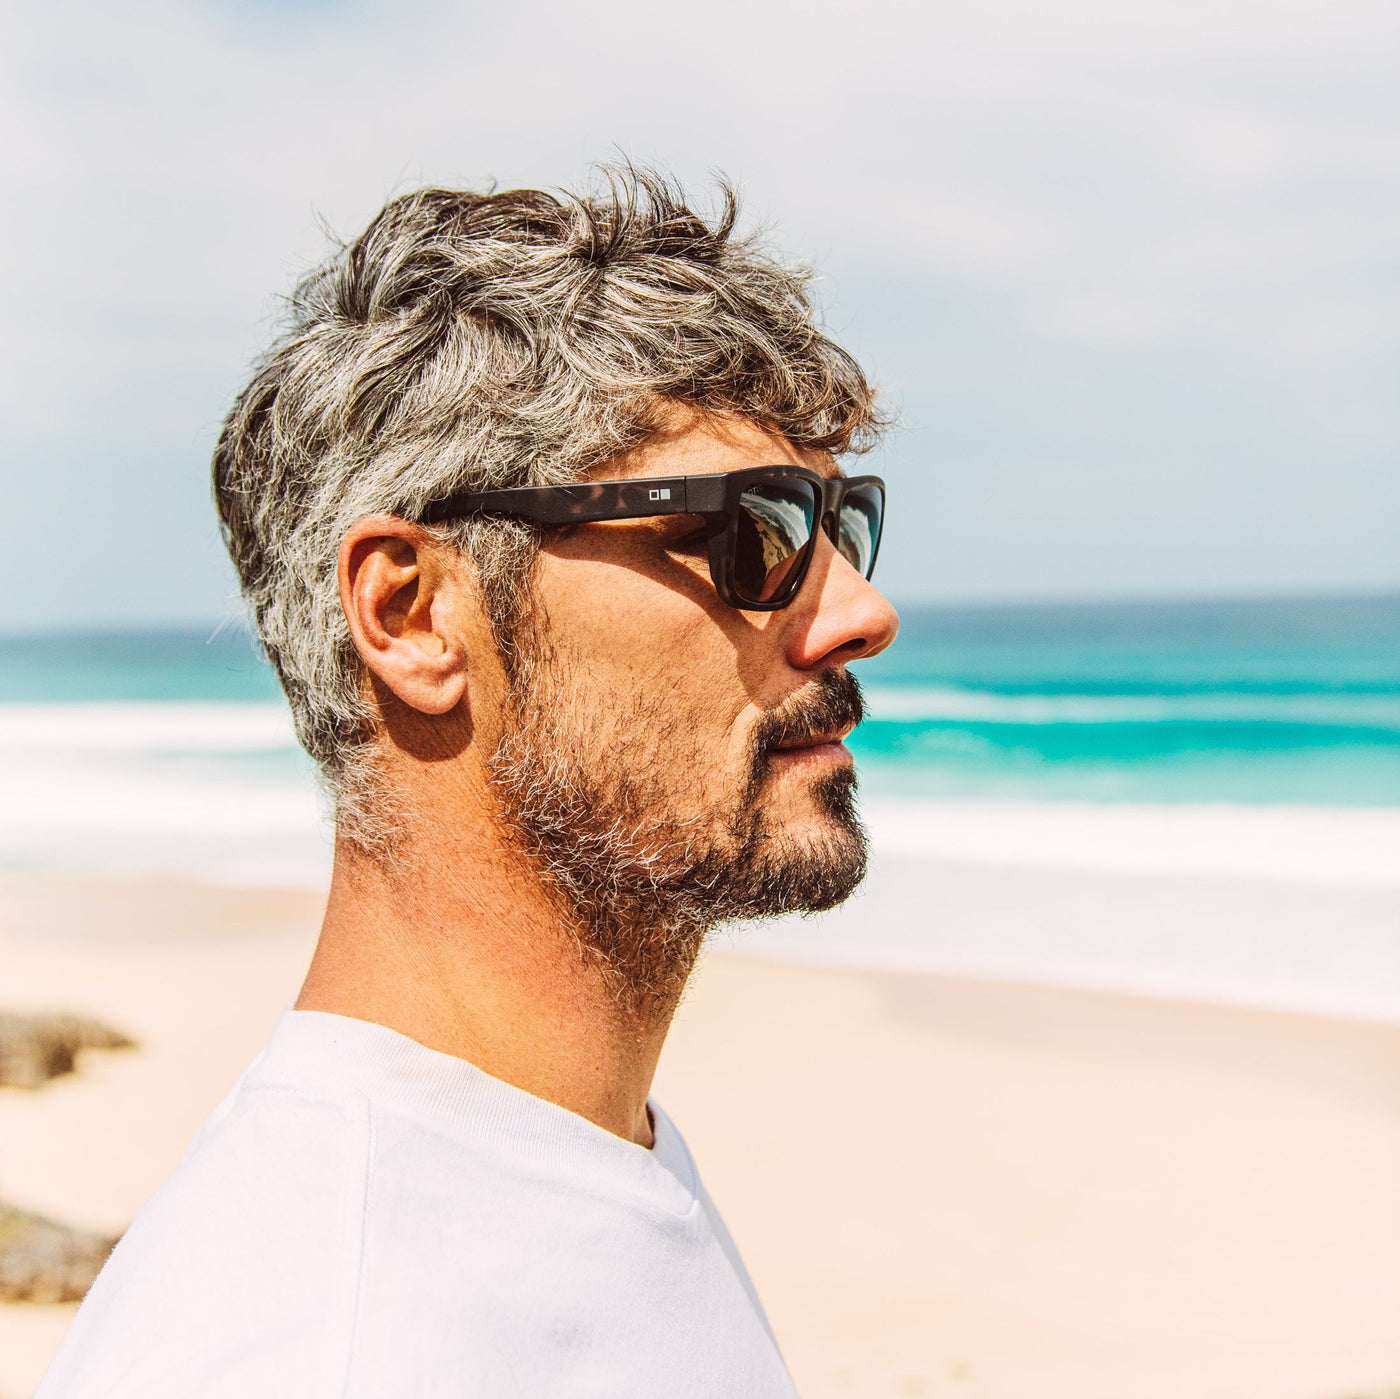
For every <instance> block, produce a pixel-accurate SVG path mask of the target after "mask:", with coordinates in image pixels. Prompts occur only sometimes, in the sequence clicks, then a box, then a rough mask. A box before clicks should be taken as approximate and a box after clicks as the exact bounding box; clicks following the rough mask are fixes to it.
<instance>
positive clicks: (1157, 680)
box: [852, 597, 1400, 806]
mask: <svg viewBox="0 0 1400 1399" xmlns="http://www.w3.org/2000/svg"><path fill="white" fill-rule="evenodd" d="M862 676H863V678H864V680H865V682H866V684H867V687H868V689H869V691H870V694H871V700H872V703H871V710H872V714H873V717H872V719H871V721H870V722H868V723H867V724H866V725H865V726H864V727H863V728H862V729H861V730H860V732H859V733H858V734H857V735H856V737H855V739H854V740H853V744H852V746H853V747H855V748H856V750H857V753H858V755H859V757H860V758H861V760H862V767H863V769H864V771H865V773H866V787H867V790H870V791H890V792H899V793H904V794H909V795H928V796H934V795H941V796H948V795H955V796H963V795H977V796H1008V797H1024V798H1031V799H1039V798H1075V799H1087V800H1100V801H1113V800H1132V801H1244V802H1302V803H1325V804H1329V805H1357V806H1393V805H1400V597H1384V598H1345V599H1342V598H1334V599H1316V598H1314V599H1298V600H1267V601H1263V600H1261V601H1249V602H1220V601H1213V602H1193V603H1173V604H1168V603H1143V604H1115V605H1100V606H1079V607H1067V606H1066V607H1023V608H975V609H957V610H953V609H946V610H933V609H925V610H910V611H906V613H905V614H904V626H903V629H902V631H901V634H900V639H899V641H898V642H897V643H896V645H895V646H894V647H893V648H892V649H891V651H890V652H889V654H888V655H887V656H885V657H881V658H880V659H879V660H877V661H874V662H872V663H871V664H870V665H869V666H867V667H866V668H865V669H864V670H863V671H862Z"/></svg>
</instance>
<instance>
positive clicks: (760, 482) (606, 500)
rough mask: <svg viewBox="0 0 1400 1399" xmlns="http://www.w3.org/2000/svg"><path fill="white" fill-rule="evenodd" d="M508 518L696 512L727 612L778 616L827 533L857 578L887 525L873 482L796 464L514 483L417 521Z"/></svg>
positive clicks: (581, 519) (459, 498) (867, 571)
mask: <svg viewBox="0 0 1400 1399" xmlns="http://www.w3.org/2000/svg"><path fill="white" fill-rule="evenodd" d="M468 515H509V516H513V517H515V518H517V519H522V520H533V521H535V522H536V523H537V524H543V525H581V524H588V523H591V522H593V521H597V520H641V519H647V518H649V517H652V516H656V515H700V516H702V517H703V518H704V520H705V525H706V532H707V538H708V542H709V554H710V577H711V578H712V579H713V580H714V585H715V591H716V592H717V593H718V594H719V595H720V598H721V600H722V601H724V602H726V603H728V604H729V606H730V607H737V608H740V609H742V610H743V611H745V612H776V611H777V610H778V609H779V608H782V607H786V606H787V605H788V604H789V603H790V602H791V601H792V600H793V598H795V597H796V596H797V593H798V590H799V589H800V588H801V587H802V581H803V579H804V578H806V576H807V569H808V567H809V565H810V564H811V562H812V555H813V554H814V553H815V552H816V547H817V535H818V532H819V531H820V532H822V533H825V534H826V536H827V537H828V538H829V539H830V540H831V542H832V544H834V545H835V546H836V549H837V550H838V552H839V553H840V554H841V556H842V557H843V558H844V559H845V560H846V562H847V563H849V564H850V565H851V567H852V568H853V569H855V571H856V572H857V573H859V574H860V576H861V577H862V578H869V577H870V575H871V574H872V573H873V572H874V571H875V556H876V554H877V553H879V550H880V531H881V528H882V526H883V525H884V519H885V483H884V482H883V481H882V480H881V479H880V478H879V477H878V476H850V477H845V476H842V477H837V478H835V479H832V478H830V477H825V476H820V475H818V474H817V473H816V472H815V471H809V470H808V469H807V468H806V467H801V466H756V467H750V468H748V469H747V470H744V471H726V472H722V473H720V474H718V475H714V476H647V477H642V478H640V479H637V480H631V481H592V482H588V483H587V484H584V485H578V486H522V487H520V488H519V489H517V490H504V491H476V492H468V493H464V494H460V495H452V496H447V497H446V498H445V499H443V500H438V501H434V502H433V503H432V504H430V505H429V506H428V507H427V509H426V510H425V511H423V513H422V515H421V517H420V518H421V519H422V521H423V523H424V524H442V523H444V522H445V521H448V520H459V519H462V518H463V517H465V516H468Z"/></svg>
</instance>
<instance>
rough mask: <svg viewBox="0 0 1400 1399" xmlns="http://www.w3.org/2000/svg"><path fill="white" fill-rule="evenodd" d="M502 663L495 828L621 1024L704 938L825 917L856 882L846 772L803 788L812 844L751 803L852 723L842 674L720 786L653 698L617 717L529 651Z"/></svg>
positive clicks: (860, 856) (759, 739) (670, 990)
mask: <svg viewBox="0 0 1400 1399" xmlns="http://www.w3.org/2000/svg"><path fill="white" fill-rule="evenodd" d="M513 659H514V660H515V661H516V665H515V666H514V667H512V670H513V674H512V677H511V695H510V701H509V722H508V725H507V729H506V732H505V733H504V735H503V736H502V738H501V741H500V743H499V744H498V746H497V749H496V751H495V753H494V755H493V756H492V759H491V772H492V780H493V783H494V786H495V789H496V791H497V794H498V797H499V800H500V803H501V810H502V814H503V816H504V817H505V819H506V823H507V825H508V827H509V828H510V829H511V831H512V833H513V835H514V837H515V838H516V840H517V841H518V843H519V844H521V845H522V846H523V847H524V848H525V850H526V851H527V852H528V853H529V854H530V855H531V856H532V857H533V859H534V860H535V861H536V863H537V864H538V865H539V867H540V868H541V870H542V871H543V873H544V875H545V877H546V879H547V881H548V882H549V884H550V885H551V886H552V888H553V889H554V890H555V891H556V893H557V895H558V896H559V898H560V899H561V901H562V902H563V904H564V905H565V909H566V912H567V914H568V915H569V923H570V925H571V926H572V928H573V929H574V931H575V935H576V937H577V939H578V944H579V951H580V954H581V955H582V956H583V958H584V959H585V960H586V961H589V962H591V963H593V964H595V965H597V966H598V967H599V968H600V969H601V970H602V971H603V973H604V975H605V978H606V980H607V982H608V984H609V986H610V989H611V990H612V992H613V995H614V997H615V998H616V1000H617V1002H618V1004H619V1007H620V1008H621V1009H622V1010H624V1011H626V1012H630V1013H631V1014H634V1015H636V1014H645V1013H647V1012H648V1011H649V1010H653V1009H657V1008H662V1007H671V1006H674V1004H675V1002H676V1001H677V1000H678V999H679V997H680V994H681V991H682V990H683V988H684V986H685V982H686V979H687V977H688V976H689V974H690V971H691V968H692V966H693V965H694V962H695V958H696V956H697V955H698V953H699V950H700V947H701V945H702V943H703V942H704V939H705V936H706V935H707V934H708V933H709V932H710V931H711V930H712V929H714V928H715V927H716V926H717V925H719V924H721V923H726V922H731V921H734V920H737V919H749V918H761V917H769V916H773V915H776V914H783V913H816V912H820V911H822V910H824V909H829V908H833V907H835V905H837V904H839V903H841V902H842V901H843V900H845V899H846V898H847V897H848V896H849V895H850V894H851V892H852V891H853V890H854V889H855V888H856V886H857V885H858V884H859V883H860V881H861V880H862V879H863V878H864V877H865V871H866V864H867V846H866V833H865V829H864V827H863V826H862V825H861V822H860V818H859V816H858V814H857V811H856V804H855V791H856V778H855V773H854V772H853V771H852V770H851V769H850V768H842V769H838V770H836V771H832V772H828V773H825V774H823V775H822V776H820V777H818V778H816V779H814V780H813V781H812V783H811V786H810V787H809V792H810V796H811V799H812V804H813V806H814V807H815V809H816V814H817V817H818V822H817V829H816V831H815V832H814V833H813V832H811V831H809V832H808V833H807V834H805V835H803V836H800V837H799V836H796V835H793V834H791V833H788V832H786V831H785V830H784V829H783V825H782V822H781V818H780V816H779V814H778V813H776V812H774V811H772V810H771V809H770V806H769V804H768V803H767V802H766V801H765V799H764V790H765V785H766V783H767V779H768V776H769V773H770V771H771V765H772V762H773V757H774V754H775V753H777V752H778V751H779V749H780V748H782V747H784V746H785V745H792V744H795V743H800V742H802V741H803V740H808V739H812V738H815V737H818V736H820V735H823V734H827V733H830V732H832V731H834V730H840V729H844V728H848V727H852V726H854V725H855V724H858V723H859V722H860V720H861V719H862V718H863V717H864V712H865V707H864V703H863V700H862V697H861V691H860V686H859V685H858V684H857V682H856V680H855V678H854V677H853V676H851V675H850V674H849V673H847V672H845V671H839V672H837V671H827V672H823V673H822V674H821V675H820V676H818V677H817V678H816V679H814V680H813V681H812V682H811V684H810V685H809V686H807V687H805V688H804V689H803V690H800V691H798V692H797V693H796V694H794V695H792V696H790V697H789V698H788V699H787V700H785V701H783V702H782V703H781V704H779V705H777V706H775V707H774V708H772V709H770V710H768V711H767V712H766V713H764V714H763V715H762V716H761V717H760V719H759V720H758V722H757V723H756V724H755V725H754V728H753V732H752V734H751V737H750V741H749V751H748V754H747V759H748V761H747V772H746V773H745V774H743V775H742V777H741V778H739V779H737V780H736V779H735V778H734V777H733V775H732V774H731V775H728V776H727V777H726V778H724V779H723V780H720V779H717V778H716V776H715V773H714V769H713V768H712V767H711V766H710V765H709V764H708V763H707V761H706V755H705V754H704V753H703V752H701V751H700V749H699V748H698V746H697V740H696V738H695V734H696V732H697V731H698V730H699V726H698V725H688V724H686V723H685V721H684V718H683V717H682V718H680V719H678V717H677V715H676V713H675V709H674V705H673V704H672V703H669V702H668V701H667V700H666V699H665V698H658V699H656V700H654V701H652V702H650V703H647V702H645V701H636V702H634V703H633V704H632V705H631V706H630V708H629V709H627V710H625V711H621V712H619V710H618V708H617V706H616V704H615V703H610V702H609V701H608V700H607V698H606V697H604V696H603V695H601V694H598V695H594V696H589V695H588V694H587V693H586V688H587V687H586V686H585V685H581V684H579V683H577V682H575V681H573V678H572V675H571V674H570V673H566V672H567V668H566V667H564V666H562V665H561V664H560V663H559V661H558V658H557V657H556V656H555V655H554V654H553V653H551V652H549V651H547V650H546V649H544V648H543V647H540V646H539V645H538V644H534V645H531V646H530V647H529V648H528V651H524V652H523V651H522V650H517V652H516V655H515V657H514V658H513ZM718 787H725V788H729V789H731V790H716V788H718Z"/></svg>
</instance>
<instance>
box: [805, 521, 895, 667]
mask: <svg viewBox="0 0 1400 1399" xmlns="http://www.w3.org/2000/svg"><path fill="white" fill-rule="evenodd" d="M788 614H789V616H788V621H789V625H788V628H787V636H786V643H787V659H788V663H789V664H790V665H792V666H793V667H795V668H796V669H798V670H814V669H818V668H819V667H821V666H823V665H830V664H831V663H832V662H835V661H839V662H841V663H842V664H844V663H845V662H847V661H858V660H862V659H864V658H865V657H867V656H876V655H878V654H879V653H880V652H881V651H883V650H884V649H885V647H887V646H888V645H889V644H890V642H892V641H893V640H894V639H895V636H896V634H897V633H898V632H899V613H898V612H896V611H895V610H894V607H893V605H892V604H891V603H890V600H889V599H888V598H887V597H886V596H885V595H884V594H883V593H882V592H881V591H880V590H879V589H878V588H877V587H876V586H875V585H874V584H873V583H871V582H870V581H869V580H868V579H866V578H862V577H861V575H860V574H859V573H857V572H856V570H855V569H854V568H852V567H851V565H850V564H849V563H848V562H847V561H846V558H845V556H844V555H843V554H842V553H841V552H840V551H839V550H838V549H836V547H835V546H834V545H833V544H832V543H831V540H830V538H829V537H828V535H827V534H826V531H825V530H823V531H822V533H821V535H820V537H819V539H818V542H817V551H816V553H815V555H814V556H813V558H812V563H811V567H810V568H809V569H808V572H807V577H806V578H805V579H804V580H803V582H802V589H801V591H800V592H799V593H798V595H797V597H796V598H795V599H794V600H793V602H792V604H791V605H790V606H789V608H788Z"/></svg>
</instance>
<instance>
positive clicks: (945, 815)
mask: <svg viewBox="0 0 1400 1399" xmlns="http://www.w3.org/2000/svg"><path fill="white" fill-rule="evenodd" d="M863 805H864V810H865V816H866V821H867V824H868V825H869V827H870V830H871V834H872V837H873V840H874V843H875V845H876V847H877V848H878V849H879V850H880V851H881V852H882V853H884V854H887V855H890V856H896V857H902V858H924V859H929V860H942V861H948V862H953V863H957V864H964V865H979V866H989V865H995V866H1014V867H1016V868H1020V869H1038V870H1055V869H1062V870H1079V871H1084V872H1099V873H1107V874H1139V875H1166V876H1176V877H1179V878H1190V877H1194V876H1209V877H1224V878H1232V879H1258V880H1269V881H1273V882H1275V883H1278V884H1281V885H1298V884H1301V885H1309V886H1313V887H1324V888H1325V887H1331V888H1348V889H1394V890H1400V809H1397V808H1394V807H1321V806H1265V805H1244V804H1235V803H1219V804H1209V805H1206V804H1202V805H1195V804H1187V803H1182V804H1166V803H1163V804H1128V803H1093V802H1009V801H1007V802H1001V801H997V802H993V801H952V800H939V801H929V800H910V801H888V800H886V801H867V802H865V803H864V804H863Z"/></svg>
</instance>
